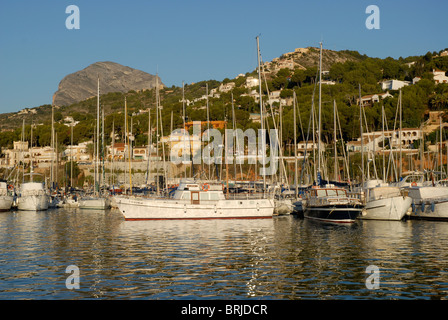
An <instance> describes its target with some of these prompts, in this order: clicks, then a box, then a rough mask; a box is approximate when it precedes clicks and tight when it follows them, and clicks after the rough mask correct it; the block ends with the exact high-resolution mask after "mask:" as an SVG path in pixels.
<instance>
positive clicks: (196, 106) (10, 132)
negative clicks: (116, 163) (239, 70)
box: [0, 48, 448, 148]
mask: <svg viewBox="0 0 448 320" xmlns="http://www.w3.org/2000/svg"><path fill="white" fill-rule="evenodd" d="M318 59H319V48H302V49H296V50H294V51H293V52H290V53H285V54H283V55H282V56H280V57H278V58H275V59H273V60H272V61H270V62H264V70H265V74H264V75H265V76H266V81H263V90H264V94H265V95H266V96H265V98H263V101H265V102H267V101H270V102H272V107H273V109H274V115H276V117H278V114H279V105H280V103H281V104H282V105H283V111H282V112H283V119H284V121H283V133H282V137H283V142H284V143H285V144H287V145H288V144H289V145H290V144H291V139H292V137H293V128H292V123H293V121H292V118H293V117H292V115H293V110H292V105H293V101H292V97H293V92H295V93H296V96H297V105H298V107H299V109H300V110H299V116H300V117H301V120H300V119H297V120H298V123H301V125H303V127H302V128H301V130H299V133H298V134H299V136H298V139H301V140H303V139H305V138H306V135H307V130H308V128H307V126H308V123H309V118H310V109H311V105H312V103H313V98H314V104H315V105H316V103H317V96H316V94H315V92H316V91H315V90H316V83H317V82H318V79H317V78H316V76H317V66H318ZM322 60H323V71H325V73H324V80H325V81H326V83H325V84H324V85H323V86H322V104H323V105H322V112H323V113H322V121H323V132H322V134H323V136H324V139H325V140H327V141H330V140H331V139H332V128H333V101H335V102H336V104H337V106H338V112H339V115H340V118H341V125H342V133H343V136H344V139H345V140H347V141H349V140H352V139H356V138H357V137H358V136H359V107H358V105H357V99H358V98H359V85H361V94H362V95H373V94H379V93H382V92H384V91H383V90H382V88H381V85H380V83H381V82H382V81H384V80H388V79H398V80H401V81H407V82H408V83H412V80H413V78H414V77H420V78H421V81H419V82H418V83H416V84H411V85H408V86H405V87H403V89H402V106H403V126H404V127H418V126H420V124H421V123H423V122H424V121H425V120H426V119H427V117H428V111H444V110H448V83H442V84H437V85H436V84H435V82H434V80H433V74H432V70H433V69H440V70H448V57H447V56H439V55H438V54H437V53H429V52H428V53H427V54H426V55H424V56H417V57H408V58H404V59H403V58H399V59H393V58H386V59H380V58H370V57H367V56H365V55H361V54H359V53H358V52H356V51H332V50H325V49H324V50H323V57H322ZM123 77H125V76H123ZM95 79H96V76H94V77H93V81H94V83H92V84H91V86H93V88H94V89H95V90H96V80H95ZM254 79H256V80H258V76H257V75H256V71H252V72H247V73H246V74H240V75H239V76H238V77H236V78H234V79H228V78H226V79H224V80H223V81H217V80H206V81H200V82H197V83H192V84H186V85H185V100H186V101H185V107H186V115H187V121H191V120H198V121H204V120H206V119H207V112H206V106H207V105H209V111H210V112H209V115H210V120H224V119H228V120H229V119H230V117H232V111H231V110H232V97H233V105H234V107H235V118H236V124H237V126H238V127H239V128H241V129H248V128H253V129H257V128H258V127H259V123H258V122H257V121H256V117H255V116H256V114H257V113H259V105H258V102H257V101H258V85H254V83H253V80H254ZM250 80H252V81H250ZM111 81H112V80H111ZM103 82H105V81H103V80H102V81H101V88H103V87H106V83H104V84H103ZM112 82H113V81H112ZM122 82H126V81H122ZM264 84H267V87H266V86H265V85H264ZM207 87H208V90H209V91H208V92H209V96H208V97H207V96H206V92H207V91H206V90H207V89H206V88H207ZM123 90H124V89H123ZM105 91H106V90H104V89H101V97H100V104H101V107H102V109H104V114H105V132H108V133H110V132H111V130H112V127H114V130H115V132H116V134H117V136H118V137H123V136H124V133H123V123H124V115H123V111H124V100H125V97H126V99H127V106H128V115H129V117H128V119H132V120H129V121H132V127H133V133H134V136H135V139H136V140H135V141H136V144H137V145H145V144H146V143H147V128H148V113H147V110H148V108H151V109H152V111H151V114H152V115H151V119H152V127H153V128H155V126H156V117H155V111H154V106H155V90H154V89H131V90H129V91H127V92H122V91H118V92H109V93H105ZM268 91H269V93H270V94H271V96H270V97H271V99H270V100H269V99H268V98H267V97H268V96H267V93H268ZM388 94H389V97H388V98H386V99H381V100H380V101H378V102H374V103H372V104H371V105H370V106H369V108H366V109H365V113H366V117H367V122H368V123H369V131H371V130H378V129H379V128H381V108H382V106H384V109H385V112H386V119H387V121H388V124H387V125H388V126H389V127H390V128H392V127H393V126H394V121H395V114H396V109H397V105H398V96H399V92H398V91H397V90H389V93H388ZM95 95H96V91H95V93H94V94H92V96H93V97H90V98H87V99H84V100H82V101H79V102H75V103H73V104H70V105H67V106H61V107H55V109H54V111H55V121H56V122H57V123H56V132H57V134H58V142H59V143H60V144H62V145H67V144H68V143H69V142H70V130H69V129H68V128H69V127H67V126H66V125H64V119H65V118H66V117H67V116H70V117H73V119H74V120H75V121H77V122H78V124H77V125H76V126H75V127H74V130H73V133H74V137H73V142H74V143H75V144H76V143H78V142H82V141H87V140H89V139H92V137H93V132H94V127H95V123H96V97H95ZM182 95H183V93H182V88H181V87H176V86H172V87H169V88H167V87H165V88H163V89H161V90H160V100H161V105H162V106H163V110H162V111H161V113H162V118H163V130H164V131H163V132H164V134H168V133H169V132H170V130H171V129H172V128H179V127H180V126H181V125H182V122H183V119H182V113H183V103H182ZM267 108H268V112H269V116H270V115H271V109H270V108H269V107H268V106H267ZM23 119H25V124H26V125H27V128H26V135H27V136H29V132H30V127H29V125H30V123H31V122H33V123H34V124H35V125H36V129H35V130H34V131H33V137H34V144H36V145H42V146H44V145H49V137H50V124H51V121H50V120H51V105H44V106H40V107H36V108H29V109H24V110H21V111H20V112H17V113H9V114H0V130H1V131H3V132H0V147H2V148H5V147H11V146H12V141H17V140H19V139H20V135H21V126H22V120H23ZM299 120H300V121H299ZM446 120H448V117H447V119H444V121H446ZM268 121H269V122H270V127H272V118H271V117H268ZM302 130H303V131H302ZM302 132H303V134H302ZM105 142H106V143H110V134H107V136H106V141H105Z"/></svg>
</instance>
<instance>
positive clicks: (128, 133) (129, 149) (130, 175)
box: [125, 100, 132, 195]
mask: <svg viewBox="0 0 448 320" xmlns="http://www.w3.org/2000/svg"><path fill="white" fill-rule="evenodd" d="M125 108H126V113H127V101H126V100H125ZM131 124H132V118H131ZM126 125H127V121H126ZM131 134H132V126H131V130H130V132H127V137H128V139H127V140H128V161H129V192H130V195H132V168H131V155H132V153H131V148H132V146H131V143H132V142H131Z"/></svg>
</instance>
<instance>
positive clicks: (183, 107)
mask: <svg viewBox="0 0 448 320" xmlns="http://www.w3.org/2000/svg"><path fill="white" fill-rule="evenodd" d="M185 116H186V115H185V84H184V82H183V81H182V118H183V120H184V121H183V122H184V130H183V140H184V142H183V145H184V149H183V150H182V153H184V152H186V149H187V146H186V143H187V142H186V139H187V137H186V132H185V131H186V130H187V124H186V119H185ZM158 117H159V113H158V112H157V118H158ZM184 178H185V179H186V178H187V166H186V164H185V163H184Z"/></svg>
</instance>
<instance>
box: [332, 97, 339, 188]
mask: <svg viewBox="0 0 448 320" xmlns="http://www.w3.org/2000/svg"><path fill="white" fill-rule="evenodd" d="M333 110H334V180H335V181H338V171H339V170H338V149H337V139H336V100H333Z"/></svg>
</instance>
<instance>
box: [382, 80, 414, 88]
mask: <svg viewBox="0 0 448 320" xmlns="http://www.w3.org/2000/svg"><path fill="white" fill-rule="evenodd" d="M410 84H411V83H410V82H409V81H401V80H395V79H393V80H386V81H383V82H381V89H383V90H399V89H401V88H403V87H405V86H408V85H410Z"/></svg>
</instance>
